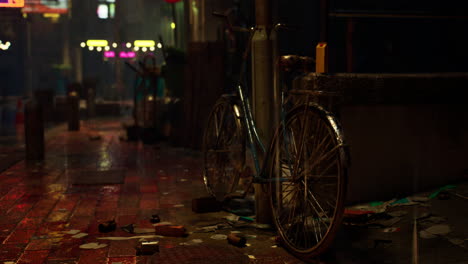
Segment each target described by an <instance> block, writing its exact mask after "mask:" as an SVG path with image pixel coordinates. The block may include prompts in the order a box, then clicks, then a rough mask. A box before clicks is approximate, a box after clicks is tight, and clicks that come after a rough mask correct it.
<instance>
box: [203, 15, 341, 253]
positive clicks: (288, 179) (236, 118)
mask: <svg viewBox="0 0 468 264" xmlns="http://www.w3.org/2000/svg"><path fill="white" fill-rule="evenodd" d="M216 15H218V16H221V15H219V14H216ZM222 16H223V17H225V18H226V15H222ZM228 28H229V30H236V31H242V32H246V31H247V30H246V29H244V28H235V27H233V26H232V25H230V24H229V21H228ZM256 30H257V29H256V28H252V29H249V30H248V32H249V33H250V37H249V43H250V41H251V40H252V36H253V34H254V33H255V31H256ZM246 46H247V47H246V50H245V51H244V56H243V61H242V65H241V75H240V76H241V77H240V78H239V81H238V83H237V85H236V91H234V93H232V94H224V95H222V96H221V98H220V99H219V100H218V101H217V102H216V103H215V105H214V107H213V109H212V111H211V113H210V115H209V118H208V123H207V126H206V127H205V132H204V137H203V157H204V167H203V180H204V183H205V186H206V188H207V190H208V192H209V193H210V194H211V195H212V196H214V197H216V199H217V200H219V201H224V200H225V199H229V198H232V197H236V196H241V197H245V195H246V194H247V193H248V191H249V190H250V189H251V187H252V183H262V184H264V185H265V186H267V187H268V192H269V197H270V206H271V209H272V214H273V222H274V224H275V226H276V228H277V231H278V233H279V235H280V237H281V242H282V244H283V245H284V246H285V247H286V249H287V250H289V251H290V252H291V253H292V254H294V255H296V256H297V257H299V258H301V259H306V260H307V259H311V258H313V257H316V256H318V255H320V254H322V253H323V252H324V251H326V250H327V249H328V247H329V246H330V245H331V243H332V241H333V239H334V237H335V235H336V232H337V231H338V228H339V226H340V223H341V221H342V218H343V212H344V199H345V187H346V177H347V176H346V175H347V174H346V173H347V170H346V168H347V152H346V150H345V143H344V138H343V133H342V131H341V128H340V125H339V123H338V121H337V119H336V118H335V116H334V115H333V114H332V113H331V112H329V111H327V110H325V109H324V107H322V106H320V105H319V104H317V103H316V102H313V101H314V100H315V99H314V98H318V97H320V96H323V95H327V94H326V93H325V92H321V91H312V90H298V89H292V90H290V91H287V90H286V89H282V91H281V109H280V112H281V114H280V116H281V117H280V124H279V125H278V128H277V129H276V132H275V134H274V136H273V139H272V140H271V142H270V144H269V148H268V149H266V148H265V147H264V146H263V143H262V141H261V140H260V137H259V134H258V132H257V129H256V126H255V122H254V119H253V117H252V111H251V108H250V103H249V99H248V97H247V96H246V93H245V87H246V85H245V83H243V82H242V75H243V74H244V73H245V67H246V62H247V57H248V53H249V49H250V45H249V44H248V45H246ZM309 62H310V59H309V58H305V57H299V56H294V55H292V56H281V57H280V58H279V60H278V66H280V67H282V68H288V67H289V68H294V67H297V66H298V65H299V67H300V68H305V67H304V66H305V65H307V64H308V63H309ZM297 97H299V100H297ZM304 97H305V98H304ZM295 98H296V99H295ZM286 108H288V109H286ZM247 152H250V154H251V156H252V159H253V163H254V168H255V172H254V175H253V176H251V177H250V178H251V180H250V182H249V183H248V184H245V185H244V186H239V181H240V179H241V178H244V177H246V175H245V174H246V155H247ZM259 153H261V154H264V155H263V156H264V159H263V162H262V163H260V159H259ZM242 187H243V188H242Z"/></svg>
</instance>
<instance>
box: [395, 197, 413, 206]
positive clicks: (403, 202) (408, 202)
mask: <svg viewBox="0 0 468 264" xmlns="http://www.w3.org/2000/svg"><path fill="white" fill-rule="evenodd" d="M416 204H419V203H418V202H412V201H411V200H410V199H408V198H403V199H400V200H397V201H395V202H393V203H391V204H390V206H408V205H416Z"/></svg>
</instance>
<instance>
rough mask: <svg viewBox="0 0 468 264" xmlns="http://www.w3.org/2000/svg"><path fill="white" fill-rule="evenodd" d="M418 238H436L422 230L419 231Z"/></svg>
mask: <svg viewBox="0 0 468 264" xmlns="http://www.w3.org/2000/svg"><path fill="white" fill-rule="evenodd" d="M419 236H420V237H421V238H424V239H430V238H435V237H436V236H435V235H433V234H431V233H429V232H427V231H425V230H422V231H419Z"/></svg>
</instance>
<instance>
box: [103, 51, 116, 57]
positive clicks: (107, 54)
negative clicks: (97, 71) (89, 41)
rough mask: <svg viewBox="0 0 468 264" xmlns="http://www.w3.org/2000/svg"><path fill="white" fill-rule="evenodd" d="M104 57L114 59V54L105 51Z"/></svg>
mask: <svg viewBox="0 0 468 264" xmlns="http://www.w3.org/2000/svg"><path fill="white" fill-rule="evenodd" d="M104 57H106V58H114V57H115V52H113V51H106V52H104Z"/></svg>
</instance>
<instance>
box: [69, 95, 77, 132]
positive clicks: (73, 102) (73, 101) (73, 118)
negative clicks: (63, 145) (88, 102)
mask: <svg viewBox="0 0 468 264" xmlns="http://www.w3.org/2000/svg"><path fill="white" fill-rule="evenodd" d="M79 100H80V98H79V97H78V93H77V92H76V91H71V92H70V93H68V97H67V103H68V130H69V131H79V130H80V105H79Z"/></svg>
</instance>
